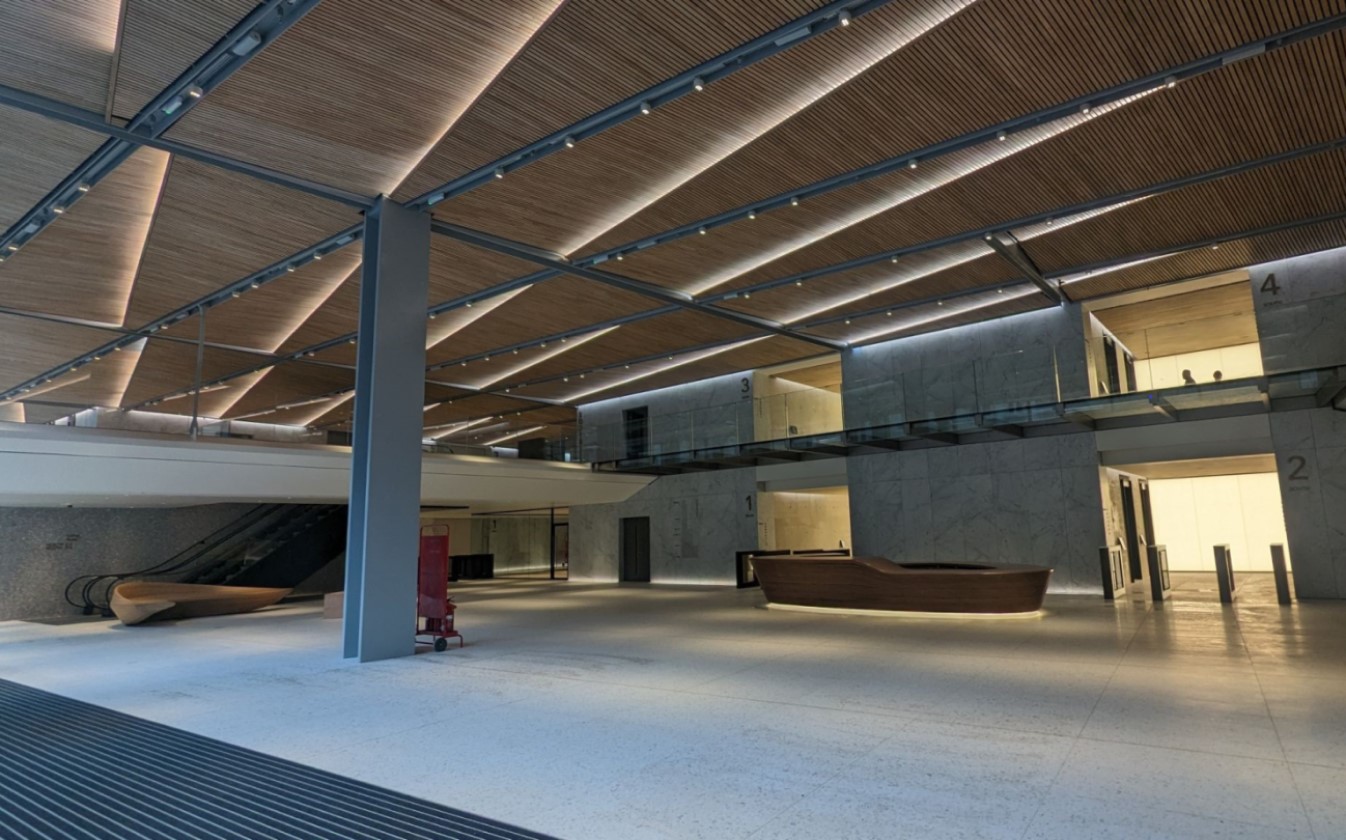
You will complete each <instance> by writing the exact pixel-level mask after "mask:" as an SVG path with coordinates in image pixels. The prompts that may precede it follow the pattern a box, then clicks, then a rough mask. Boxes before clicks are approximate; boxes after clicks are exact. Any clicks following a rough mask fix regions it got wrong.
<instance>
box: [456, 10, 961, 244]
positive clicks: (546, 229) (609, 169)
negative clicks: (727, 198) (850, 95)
mask: <svg viewBox="0 0 1346 840" xmlns="http://www.w3.org/2000/svg"><path fill="white" fill-rule="evenodd" d="M969 2H970V0H923V2H916V3H893V4H890V5H888V6H886V7H883V8H881V9H879V10H878V11H876V12H874V13H872V14H869V15H867V16H866V17H865V18H864V25H863V26H857V27H854V28H853V29H842V28H838V29H834V30H832V31H831V32H829V33H827V34H826V35H823V36H821V37H818V38H814V39H812V40H810V41H808V42H806V43H803V44H801V45H800V46H798V47H796V48H795V49H791V50H787V51H785V52H783V53H779V54H777V55H775V56H773V57H772V58H770V59H767V60H766V61H763V62H761V63H759V64H755V65H753V66H751V67H749V68H747V69H745V70H743V71H741V72H739V73H736V74H734V75H732V76H730V77H728V78H726V79H724V80H722V81H717V82H715V83H714V84H712V85H710V86H708V87H707V88H706V89H705V90H704V91H702V92H701V93H699V94H698V95H696V96H684V97H682V98H680V99H678V100H676V101H674V102H671V103H669V104H668V105H666V106H662V107H660V108H659V109H658V110H657V111H655V112H654V113H652V114H650V115H648V116H646V117H644V118H642V119H637V120H629V121H627V122H625V123H623V124H621V125H619V126H617V127H616V128H613V129H612V130H610V131H607V132H604V133H603V134H600V135H598V136H597V137H593V138H590V139H586V140H585V141H584V142H582V143H580V144H578V145H577V146H576V148H574V149H572V150H569V151H567V152H566V153H564V154H557V155H552V156H551V157H549V158H545V159H543V160H542V161H540V162H539V163H537V164H536V165H533V166H529V167H527V168H525V169H522V170H519V171H517V172H515V173H511V175H510V177H508V178H505V179H503V180H501V181H497V182H494V183H492V184H490V185H487V186H485V187H482V188H480V189H478V190H475V191H474V192H472V193H469V194H467V195H465V196H462V197H460V198H457V199H455V200H453V201H451V202H449V203H447V204H446V205H443V207H442V208H441V209H437V211H436V215H440V216H443V217H446V218H450V219H452V220H454V221H457V222H459V223H462V224H466V225H475V226H477V227H480V228H484V229H487V230H489V231H491V232H493V233H496V234H499V235H502V236H506V237H510V238H513V239H519V240H522V241H526V242H530V243H532V244H534V245H537V246H540V247H545V248H550V249H555V250H559V251H561V252H563V253H565V252H570V251H574V250H578V249H581V248H582V246H583V245H584V244H585V243H587V242H589V241H591V240H592V239H594V238H595V237H597V236H599V235H601V234H602V233H603V232H605V231H606V230H607V229H609V228H611V227H612V226H614V225H616V224H618V223H620V222H622V221H623V220H625V219H626V218H627V217H629V216H630V215H632V214H633V213H635V212H637V211H638V210H639V209H640V208H641V207H643V206H645V205H646V204H649V203H651V202H653V201H655V200H656V199H658V198H659V197H661V196H663V195H664V194H666V193H668V192H669V191H670V189H672V188H674V187H675V186H676V185H678V184H680V183H682V182H684V181H686V180H688V179H690V178H692V177H693V176H695V174H696V173H698V172H700V171H701V170H703V169H705V168H707V167H708V166H711V165H713V164H714V163H715V162H716V161H719V160H721V159H723V158H725V157H727V156H728V155H730V154H732V153H733V152H734V151H735V150H737V149H739V148H742V147H743V146H746V145H747V144H749V143H751V142H752V141H753V140H754V139H755V138H756V137H758V136H759V135H761V134H762V133H764V132H766V131H769V130H770V129H771V128H773V127H775V126H776V125H778V124H780V123H781V122H783V121H785V120H787V119H788V118H789V117H790V116H792V115H793V114H795V113H796V112H798V111H799V110H800V109H801V108H805V107H807V106H808V105H809V104H811V103H812V102H813V101H815V100H816V99H818V98H819V97H821V96H824V95H826V94H827V93H828V92H829V91H831V90H833V89H835V88H836V87H839V86H840V85H842V84H844V83H845V82H846V81H847V80H848V79H849V78H850V77H851V76H853V75H854V74H855V73H857V72H859V71H861V70H862V69H863V68H865V67H868V66H870V65H872V64H874V63H876V62H878V61H880V60H882V59H883V58H884V57H885V56H887V55H890V54H891V53H892V52H894V51H895V50H897V49H899V48H901V47H902V46H903V45H905V44H906V43H908V42H910V41H911V40H913V39H914V38H916V37H919V36H920V35H921V33H923V32H925V31H927V30H929V29H930V28H932V27H934V26H936V25H938V24H939V23H940V22H941V21H943V20H944V19H946V18H947V17H948V16H949V15H952V14H955V13H957V11H958V10H959V9H961V8H963V7H964V6H966V5H967V4H968V3H969ZM559 206H564V208H565V212H563V213H558V212H556V210H557V208H558V207H559Z"/></svg>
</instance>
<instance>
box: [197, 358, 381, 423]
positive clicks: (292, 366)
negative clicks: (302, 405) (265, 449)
mask: <svg viewBox="0 0 1346 840" xmlns="http://www.w3.org/2000/svg"><path fill="white" fill-rule="evenodd" d="M354 386H355V371H353V370H347V369H344V368H336V367H329V366H327V365H314V364H308V363H305V362H286V363H285V364H281V365H276V366H275V367H273V368H272V369H271V372H270V373H268V374H267V375H266V376H263V377H262V378H261V379H260V380H258V382H257V384H256V385H254V386H253V387H252V388H251V389H250V390H249V391H248V393H247V394H245V395H243V397H242V398H241V399H240V400H239V401H238V402H236V403H234V404H233V405H232V406H231V407H230V408H229V410H228V411H227V412H225V415H224V416H225V417H226V418H229V417H237V416H239V415H240V414H250V413H252V412H254V411H264V410H266V409H270V408H275V407H276V406H278V405H281V404H285V403H292V402H296V401H301V400H307V399H313V398H315V397H319V396H323V395H325V394H330V393H331V392H333V391H340V390H342V389H345V388H352V387H354Z"/></svg>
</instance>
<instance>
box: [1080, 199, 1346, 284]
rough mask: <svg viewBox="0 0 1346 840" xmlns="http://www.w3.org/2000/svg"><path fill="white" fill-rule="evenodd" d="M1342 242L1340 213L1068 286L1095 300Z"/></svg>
mask: <svg viewBox="0 0 1346 840" xmlns="http://www.w3.org/2000/svg"><path fill="white" fill-rule="evenodd" d="M1343 246H1346V220H1343V219H1338V220H1335V221H1331V222H1323V223H1320V224H1315V225H1305V226H1302V227H1296V228H1293V229H1290V230H1284V231H1279V232H1277V233H1271V234H1263V235H1261V236H1254V237H1248V238H1245V239H1239V240H1236V241H1233V242H1226V243H1225V244H1223V245H1221V246H1220V249H1219V250H1218V251H1213V250H1211V249H1209V248H1199V249H1196V250H1192V251H1182V252H1180V253H1177V254H1173V255H1171V256H1167V257H1164V258H1162V259H1158V260H1151V261H1148V262H1144V263H1139V264H1137V265H1132V266H1128V267H1125V268H1121V269H1116V270H1111V271H1099V272H1096V273H1095V274H1093V275H1091V276H1087V277H1081V278H1080V279H1078V280H1077V281H1075V282H1072V283H1070V284H1069V285H1068V286H1067V287H1066V289H1067V291H1068V292H1069V293H1070V295H1071V297H1072V298H1074V299H1076V300H1091V299H1094V298H1098V297H1104V296H1107V295H1112V294H1117V293H1119V292H1125V291H1132V290H1135V289H1144V288H1149V287H1151V286H1158V285H1162V284H1164V283H1170V282H1174V281H1177V280H1186V279H1189V278H1194V277H1204V276H1207V275H1210V274H1217V273H1219V272H1222V271H1228V270H1230V269H1233V268H1241V267H1243V266H1249V265H1258V264H1260V263H1264V262H1270V261H1272V260H1280V259H1286V258H1288V257H1295V256H1299V255H1301V254H1308V253H1312V252H1314V251H1324V250H1327V249H1330V248H1340V247H1343Z"/></svg>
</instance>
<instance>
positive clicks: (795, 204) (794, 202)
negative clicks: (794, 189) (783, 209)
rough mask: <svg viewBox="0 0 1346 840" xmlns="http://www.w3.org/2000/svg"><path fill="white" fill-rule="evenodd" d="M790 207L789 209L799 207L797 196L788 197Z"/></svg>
mask: <svg viewBox="0 0 1346 840" xmlns="http://www.w3.org/2000/svg"><path fill="white" fill-rule="evenodd" d="M790 206H791V207H798V206H799V196H797V195H794V196H790Z"/></svg>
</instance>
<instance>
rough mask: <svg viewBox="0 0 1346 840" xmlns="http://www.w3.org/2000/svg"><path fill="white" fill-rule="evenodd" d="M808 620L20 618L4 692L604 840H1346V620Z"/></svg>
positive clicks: (1096, 615) (539, 612)
mask: <svg viewBox="0 0 1346 840" xmlns="http://www.w3.org/2000/svg"><path fill="white" fill-rule="evenodd" d="M1206 583H1207V582H1205V581H1204V580H1203V579H1201V578H1199V577H1198V578H1179V579H1178V580H1177V588H1176V590H1175V593H1176V598H1175V600H1174V601H1172V602H1170V603H1167V604H1164V605H1162V606H1161V607H1160V608H1159V609H1154V608H1152V607H1151V606H1150V605H1149V604H1147V603H1145V602H1144V601H1137V602H1131V601H1127V602H1122V603H1118V604H1108V603H1105V602H1104V601H1103V600H1102V599H1094V598H1057V597H1051V598H1049V599H1048V604H1047V613H1046V615H1044V616H1043V617H1041V618H1038V619H1017V620H1002V621H987V620H954V619H944V620H931V619H920V620H917V619H899V618H875V617H858V616H833V615H811V614H800V613H783V612H775V611H767V610H764V609H760V608H758V607H759V606H760V604H761V595H760V593H758V592H755V591H751V590H748V591H742V592H737V591H725V590H718V589H693V588H686V589H684V588H666V587H661V588H650V587H618V586H593V585H584V584H579V583H548V582H540V581H538V582H535V581H495V582H492V581H483V582H476V583H467V584H464V585H462V586H461V587H460V588H459V589H458V590H457V592H458V596H457V600H458V601H459V603H460V604H461V606H460V609H459V625H460V629H462V631H463V633H464V635H465V636H466V637H467V647H466V648H464V649H462V650H457V649H450V650H449V651H447V652H444V653H425V654H423V655H418V656H415V657H410V658H405V659H401V660H395V661H389V662H381V663H375V664H371V665H363V666H360V665H354V664H352V663H348V662H345V661H343V660H342V659H341V658H340V638H339V630H340V628H339V622H336V621H331V620H324V619H322V618H321V617H320V611H319V610H318V608H317V607H316V606H307V605H306V606H291V607H281V608H273V609H271V610H266V611H263V612H259V613H254V614H251V615H246V616H231V617H222V618H209V619H198V620H194V621H188V622H182V623H177V624H168V625H161V626H142V627H130V628H128V627H122V626H120V625H117V624H115V623H111V622H104V621H93V622H80V623H73V624H64V625H44V624H34V623H23V622H4V623H0V675H3V676H4V677H5V678H7V679H11V680H15V681H18V682H22V683H25V684H28V685H32V686H35V687H38V688H43V689H46V690H49V691H54V692H58V693H61V694H65V695H68V696H70V697H74V698H77V699H81V700H86V701H90V702H93V703H97V704H100V705H104V706H108V707H111V708H114V709H118V710H121V711H124V712H129V713H131V714H134V715H139V716H142V717H146V718H149V719H152V720H155V721H159V722H162V723H167V724H170V725H173V726H177V727H181V728H183V729H186V730H189V731H192V732H196V733H200V734H203V735H207V736H211V737H215V738H219V739H222V740H225V741H229V742H231V743H235V744H239V745H242V746H246V747H251V748H254V749H258V750H262V751H265V752H268V753H272V754H275V755H278V756H282V757H285V758H291V759H295V760H297V761H301V762H304V763H307V764H310V765H312V766H315V767H319V768H322V769H325V770H331V771H334V772H337V773H341V774H344V775H347V776H351V777H354V778H358V779H361V780H365V781H368V782H372V783H375V784H379V785H383V786H387V787H390V788H394V789H396V790H399V791H403V792H406V793H411V794H414V795H416V796H421V797H425V798H427V799H431V800H435V801H437V802H442V803H444V804H447V805H451V806H455V807H459V808H463V809H467V810H470V811H474V812H476V813H479V814H483V815H486V816H490V817H493V818H495V819H499V820H502V821H506V822H510V823H514V824H517V825H521V826H524V827H527V828H530V829H533V830H536V831H540V832H544V833H549V834H553V835H557V836H560V837H564V838H574V839H575V840H589V838H620V839H621V840H633V838H684V837H686V838H690V837H706V838H747V837H752V838H817V837H846V838H866V837H872V838H885V840H891V838H907V837H911V838H929V837H940V838H1069V840H1077V838H1128V839H1129V838H1149V837H1153V838H1160V837H1165V838H1166V837H1179V838H1198V837H1201V838H1204V837H1219V838H1231V837H1247V838H1258V840H1268V839H1269V838H1282V837H1317V838H1340V837H1346V795H1344V794H1343V791H1346V603H1309V602H1305V603H1301V604H1297V605H1295V606H1294V607H1291V608H1282V607H1279V606H1277V605H1276V604H1275V600H1274V595H1269V593H1272V592H1274V590H1271V589H1270V583H1269V581H1267V580H1266V579H1264V578H1252V579H1250V580H1248V581H1247V582H1246V584H1245V587H1246V588H1245V592H1244V600H1243V601H1242V602H1241V603H1240V605H1239V606H1237V607H1235V608H1221V607H1220V605H1219V604H1218V602H1217V600H1216V598H1215V596H1214V594H1213V593H1214V582H1213V580H1212V581H1209V586H1207V585H1206Z"/></svg>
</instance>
